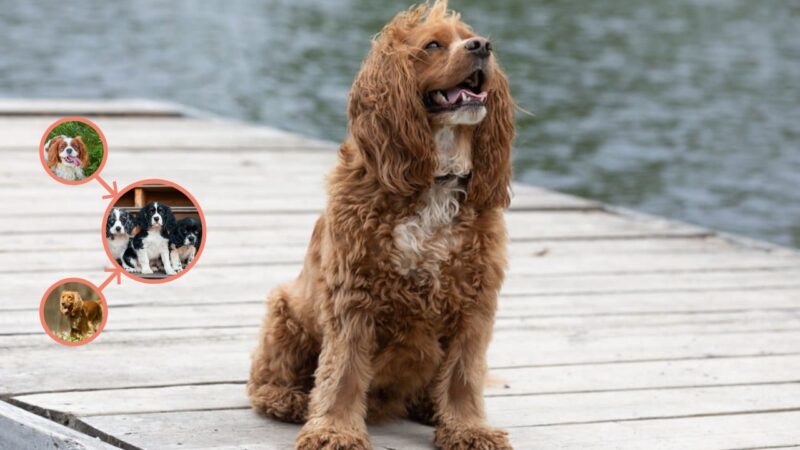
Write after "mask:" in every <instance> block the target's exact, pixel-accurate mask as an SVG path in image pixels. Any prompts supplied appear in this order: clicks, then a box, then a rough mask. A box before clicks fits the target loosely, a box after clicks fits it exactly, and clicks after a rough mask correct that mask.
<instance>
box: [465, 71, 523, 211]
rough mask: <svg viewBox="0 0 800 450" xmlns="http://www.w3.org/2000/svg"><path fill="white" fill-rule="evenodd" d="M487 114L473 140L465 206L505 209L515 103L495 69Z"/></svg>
mask: <svg viewBox="0 0 800 450" xmlns="http://www.w3.org/2000/svg"><path fill="white" fill-rule="evenodd" d="M491 80H492V81H491V86H489V87H488V92H489V96H488V97H487V99H486V110H487V114H486V117H485V118H484V119H483V121H482V122H481V123H480V124H479V125H478V127H477V128H476V130H475V134H474V135H473V138H472V179H471V180H470V182H469V190H468V193H467V200H466V201H467V203H470V204H472V205H474V206H475V207H476V208H479V209H483V208H498V207H499V208H506V207H508V204H509V203H510V202H511V193H510V189H511V186H510V185H511V143H512V141H513V140H514V101H513V100H512V99H511V91H510V90H509V87H508V80H507V79H506V76H505V74H503V72H502V71H501V70H500V68H499V67H496V68H495V70H494V74H493V77H492V78H491Z"/></svg>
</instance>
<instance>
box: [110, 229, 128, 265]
mask: <svg viewBox="0 0 800 450" xmlns="http://www.w3.org/2000/svg"><path fill="white" fill-rule="evenodd" d="M128 239H129V238H128V236H127V235H125V234H114V235H112V236H111V237H110V238H106V241H107V242H108V249H109V250H110V251H111V256H113V257H114V258H116V259H120V258H122V255H123V254H124V253H125V249H126V248H128Z"/></svg>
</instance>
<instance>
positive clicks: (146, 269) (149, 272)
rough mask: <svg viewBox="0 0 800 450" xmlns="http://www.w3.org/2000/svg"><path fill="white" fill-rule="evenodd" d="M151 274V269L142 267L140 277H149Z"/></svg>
mask: <svg viewBox="0 0 800 450" xmlns="http://www.w3.org/2000/svg"><path fill="white" fill-rule="evenodd" d="M152 273H153V269H151V268H149V267H142V275H150V274H152Z"/></svg>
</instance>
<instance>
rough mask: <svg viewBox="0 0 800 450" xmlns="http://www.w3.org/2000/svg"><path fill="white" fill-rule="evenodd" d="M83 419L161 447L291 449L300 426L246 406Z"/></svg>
mask: <svg viewBox="0 0 800 450" xmlns="http://www.w3.org/2000/svg"><path fill="white" fill-rule="evenodd" d="M81 421H82V422H83V423H85V424H87V425H88V426H91V427H93V428H97V429H100V430H104V431H105V432H108V433H110V434H113V435H115V436H119V437H121V438H122V439H124V440H125V441H126V442H128V443H131V444H133V445H136V446H139V447H141V448H158V449H164V450H171V449H194V448H197V449H200V448H215V449H234V448H247V449H251V450H255V449H257V450H291V449H293V448H294V439H295V436H296V434H297V432H298V431H299V429H300V427H299V426H297V425H291V424H286V423H281V422H276V421H273V420H268V419H265V418H264V417H262V416H259V415H258V414H256V413H255V412H253V411H251V410H248V409H241V410H225V411H189V412H180V413H169V412H168V413H156V414H136V415H121V416H93V417H87V418H84V419H81ZM369 434H370V441H371V444H372V447H373V448H374V449H376V450H392V449H404V450H406V449H408V450H416V449H432V448H433V429H432V428H429V427H424V426H422V425H416V424H411V423H408V422H402V423H392V424H388V425H371V426H369ZM518 448H519V447H518ZM522 448H524V447H522Z"/></svg>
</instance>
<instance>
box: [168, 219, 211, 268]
mask: <svg viewBox="0 0 800 450" xmlns="http://www.w3.org/2000/svg"><path fill="white" fill-rule="evenodd" d="M202 235H203V231H202V225H200V221H199V220H197V219H195V218H194V217H187V218H185V219H181V220H179V221H178V223H177V224H176V225H175V229H174V230H173V231H172V233H170V236H169V255H170V261H171V262H172V268H173V269H175V270H176V271H178V272H180V271H181V270H183V267H184V265H187V266H188V265H189V263H191V262H192V260H193V259H194V256H195V254H197V249H198V248H199V247H200V239H201V237H202Z"/></svg>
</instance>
